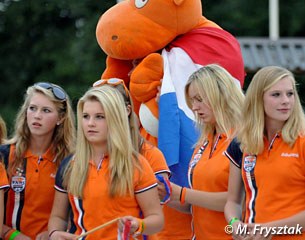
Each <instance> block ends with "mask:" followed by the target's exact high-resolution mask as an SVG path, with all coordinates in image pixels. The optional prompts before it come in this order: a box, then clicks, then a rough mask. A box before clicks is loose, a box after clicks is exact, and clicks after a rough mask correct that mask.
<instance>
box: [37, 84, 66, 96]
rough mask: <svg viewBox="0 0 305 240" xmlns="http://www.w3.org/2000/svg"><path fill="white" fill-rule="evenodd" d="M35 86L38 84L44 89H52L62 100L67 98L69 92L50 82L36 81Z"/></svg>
mask: <svg viewBox="0 0 305 240" xmlns="http://www.w3.org/2000/svg"><path fill="white" fill-rule="evenodd" d="M34 86H38V87H41V88H44V89H48V90H51V91H52V93H53V95H54V97H55V98H57V99H58V100H60V101H66V100H67V94H66V93H65V91H64V90H63V89H62V88H61V87H59V86H57V85H54V84H52V83H48V82H39V83H35V84H34Z"/></svg>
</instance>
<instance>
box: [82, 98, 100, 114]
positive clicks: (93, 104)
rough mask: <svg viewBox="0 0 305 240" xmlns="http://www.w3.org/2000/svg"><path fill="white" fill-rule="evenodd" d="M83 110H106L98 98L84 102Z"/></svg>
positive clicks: (94, 111) (97, 111)
mask: <svg viewBox="0 0 305 240" xmlns="http://www.w3.org/2000/svg"><path fill="white" fill-rule="evenodd" d="M83 112H93V113H101V112H104V108H103V106H102V104H101V103H100V102H99V101H97V100H87V101H85V102H84V106H83Z"/></svg>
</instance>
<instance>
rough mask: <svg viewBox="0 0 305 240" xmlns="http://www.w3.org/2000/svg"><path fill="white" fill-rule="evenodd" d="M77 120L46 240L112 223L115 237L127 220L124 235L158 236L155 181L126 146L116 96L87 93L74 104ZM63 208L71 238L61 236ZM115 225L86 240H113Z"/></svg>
mask: <svg viewBox="0 0 305 240" xmlns="http://www.w3.org/2000/svg"><path fill="white" fill-rule="evenodd" d="M77 119H78V132H77V133H78V134H77V142H76V152H75V154H74V156H73V158H72V160H71V161H69V160H67V162H65V164H62V166H61V168H60V170H59V171H58V174H57V176H56V186H55V188H56V189H57V190H58V191H57V193H56V195H55V201H54V206H53V210H52V214H51V218H50V220H49V237H50V239H51V240H52V239H75V235H82V234H85V233H86V232H89V231H90V230H93V229H94V228H95V227H97V226H99V225H101V224H104V223H107V222H109V221H112V220H116V219H117V220H118V223H119V224H118V225H119V233H121V232H122V229H123V226H124V225H125V223H126V222H127V220H128V221H129V222H130V224H131V226H130V227H131V228H130V231H129V234H131V235H140V236H139V238H138V239H142V237H141V235H142V234H148V235H149V234H153V233H155V232H158V231H159V230H160V229H161V228H162V226H163V221H164V220H163V214H162V209H161V207H160V204H159V199H158V193H157V181H156V179H155V176H154V174H153V171H152V169H151V167H150V166H149V164H148V162H147V161H146V159H144V158H143V157H142V156H141V155H139V154H138V153H137V152H136V151H135V150H134V148H133V146H132V142H131V136H130V130H129V123H128V116H127V111H126V107H125V104H124V100H123V97H122V95H121V93H120V92H119V91H118V90H116V89H115V88H113V87H110V86H106V85H104V86H101V87H97V88H92V89H89V90H88V91H87V92H86V93H85V95H84V96H83V97H82V98H81V99H80V100H79V103H78V107H77ZM69 204H70V205H71V208H72V226H71V228H70V232H71V233H67V232H66V228H67V225H66V224H67V219H68V213H69V208H68V206H69ZM140 212H142V213H143V215H144V218H143V219H142V218H141V215H140ZM118 225H117V224H112V225H109V226H107V227H106V228H103V229H99V230H97V231H95V232H92V233H90V234H89V235H87V236H86V239H88V240H89V239H113V240H114V239H117V237H118V230H117V229H118Z"/></svg>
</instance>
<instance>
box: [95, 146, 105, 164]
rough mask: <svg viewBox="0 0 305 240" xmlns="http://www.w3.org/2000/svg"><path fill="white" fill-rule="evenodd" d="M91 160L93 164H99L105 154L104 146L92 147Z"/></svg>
mask: <svg viewBox="0 0 305 240" xmlns="http://www.w3.org/2000/svg"><path fill="white" fill-rule="evenodd" d="M92 150H93V151H92V160H93V161H94V162H95V163H99V162H100V160H101V159H102V158H104V156H105V155H106V154H107V147H106V146H104V147H103V146H94V145H93V146H92Z"/></svg>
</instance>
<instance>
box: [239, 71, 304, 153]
mask: <svg viewBox="0 0 305 240" xmlns="http://www.w3.org/2000/svg"><path fill="white" fill-rule="evenodd" d="M285 77H288V78H289V79H290V80H291V83H292V86H293V91H294V98H295V103H294V107H293V109H292V112H291V115H290V117H289V118H288V120H287V121H286V123H285V124H284V126H283V128H282V137H283V140H284V142H286V143H287V144H289V145H290V146H292V145H293V144H294V142H295V140H296V139H297V137H298V136H300V135H304V133H305V117H304V112H303V109H302V105H301V102H300V98H299V95H298V93H297V90H296V82H295V79H294V76H293V74H292V73H291V72H290V71H288V70H287V69H285V68H282V67H278V66H268V67H264V68H262V69H260V70H259V71H258V72H257V73H256V74H255V75H254V77H253V79H252V81H251V82H250V85H249V87H248V89H247V92H246V98H245V104H244V107H243V113H244V114H243V123H242V124H241V130H240V132H239V134H238V140H239V141H240V143H241V149H242V151H244V152H247V153H251V154H259V153H261V152H262V151H263V149H264V140H263V138H264V131H265V111H264V100H263V97H264V93H265V92H266V91H268V90H269V89H270V88H271V87H272V86H273V85H274V84H276V83H277V82H279V81H280V80H282V79H283V78H285Z"/></svg>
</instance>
